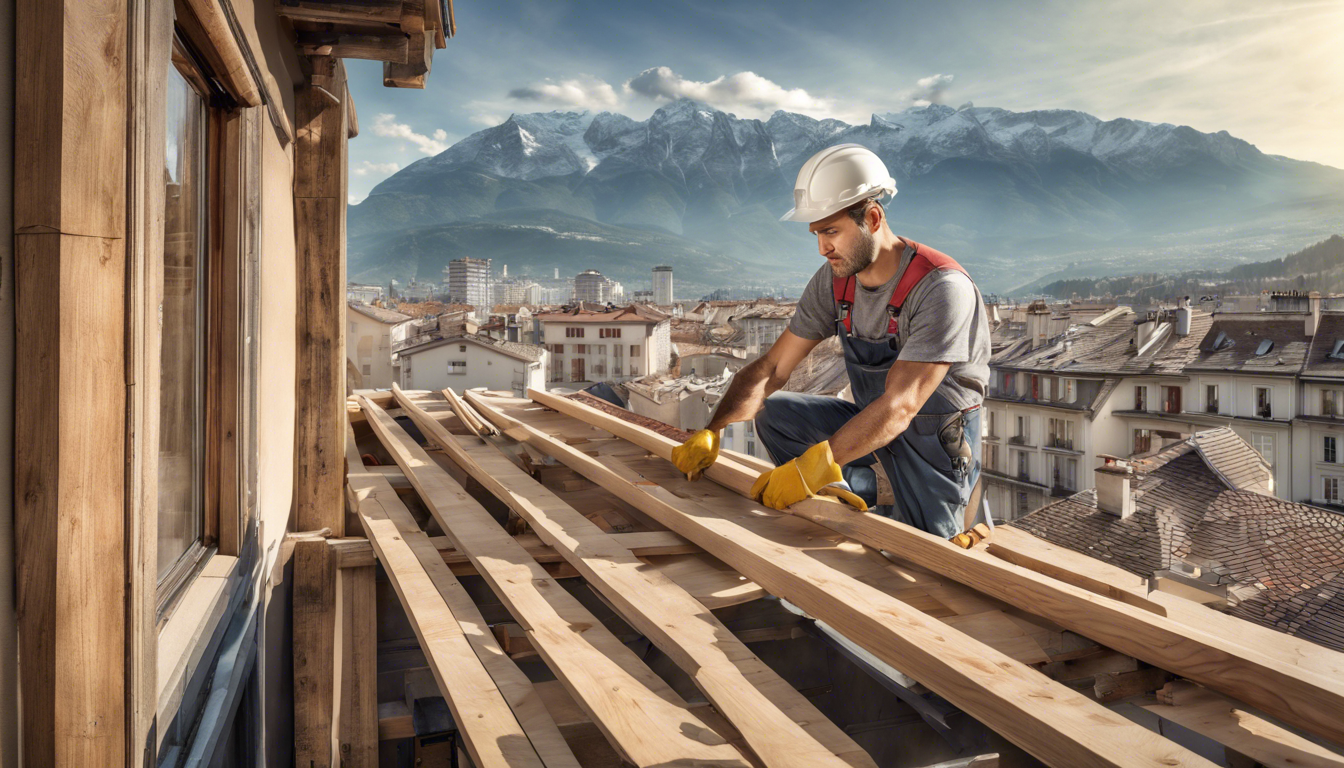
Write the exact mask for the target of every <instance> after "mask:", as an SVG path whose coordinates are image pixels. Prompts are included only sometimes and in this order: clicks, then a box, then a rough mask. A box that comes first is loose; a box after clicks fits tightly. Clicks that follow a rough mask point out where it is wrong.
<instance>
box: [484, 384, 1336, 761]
mask: <svg viewBox="0 0 1344 768" xmlns="http://www.w3.org/2000/svg"><path fill="white" fill-rule="evenodd" d="M529 394H530V395H532V396H533V397H534V399H536V400H538V401H539V402H544V403H545V404H546V405H548V406H553V407H556V409H557V410H562V411H566V412H569V413H583V414H584V417H583V418H584V420H585V421H587V420H588V418H589V417H590V416H591V418H592V420H593V421H594V422H595V423H596V424H597V425H598V426H601V427H602V428H604V429H609V430H610V431H612V432H615V431H616V429H618V428H619V429H622V431H624V432H626V433H632V434H637V435H638V436H639V439H638V440H637V441H636V442H638V443H639V445H640V446H641V447H644V448H647V449H648V450H650V451H652V452H653V453H655V454H657V455H658V456H660V457H662V458H664V459H667V458H670V456H671V449H672V447H674V446H675V445H676V444H675V442H674V441H672V440H669V439H668V438H665V437H663V436H662V435H659V434H656V433H654V432H651V431H648V430H644V429H642V428H638V427H635V428H634V429H633V430H630V429H626V427H632V426H633V425H629V424H625V423H624V422H622V423H621V424H622V425H623V426H618V425H615V424H610V422H613V421H618V420H617V419H615V418H614V417H612V416H610V415H608V414H605V413H602V412H601V411H597V410H595V409H591V408H587V406H584V405H582V404H580V403H576V402H574V401H572V400H565V399H564V398H558V397H556V396H554V395H549V394H547V393H544V392H536V391H535V390H529ZM468 396H469V397H472V396H474V393H468ZM580 409H581V410H580ZM705 476H706V477H709V478H711V479H713V480H715V481H716V482H718V483H720V484H722V485H724V486H725V487H728V488H731V489H732V490H735V491H737V492H738V493H741V494H746V493H747V492H748V491H749V489H750V487H751V483H752V482H754V481H755V478H756V475H755V473H752V472H749V471H747V470H744V469H742V468H741V467H739V466H735V465H732V464H731V463H724V462H716V463H715V465H714V466H713V467H711V468H710V469H709V470H708V471H706V473H705ZM789 512H790V513H792V514H795V515H797V516H799V517H802V518H804V519H807V520H810V521H812V522H814V523H817V524H818V525H821V526H823V527H825V528H828V529H830V530H832V531H835V532H837V533H840V534H843V535H845V536H848V537H850V538H852V539H854V540H855V541H861V542H863V543H864V544H867V545H869V546H872V547H876V548H880V549H884V550H888V551H891V552H899V553H900V554H901V557H903V558H906V559H908V560H910V561H911V562H914V563H916V564H917V565H920V566H923V567H925V568H929V569H931V570H933V571H935V572H937V573H939V574H942V575H945V576H947V577H949V578H952V579H955V580H956V581H959V582H961V583H963V584H966V585H967V586H970V587H972V588H974V589H977V590H979V591H980V592H983V593H985V594H987V595H990V596H992V597H995V598H998V599H1000V600H1003V601H1004V602H1006V603H1009V604H1011V605H1015V606H1017V607H1018V608H1021V609H1022V610H1025V611H1029V612H1031V613H1034V614H1036V615H1039V616H1043V617H1045V618H1047V619H1050V620H1051V621H1053V622H1056V623H1057V624H1059V625H1060V626H1062V627H1065V628H1067V629H1070V630H1072V631H1074V632H1077V633H1078V634H1081V635H1084V636H1086V637H1089V638H1091V639H1093V640H1095V641H1097V642H1099V643H1101V644H1102V645H1105V646H1108V647H1110V648H1114V649H1115V650H1117V651H1120V652H1121V653H1125V654H1128V655H1130V656H1133V657H1134V658H1137V659H1142V660H1143V661H1145V662H1147V663H1149V664H1152V665H1153V666H1156V667H1161V668H1162V669H1165V670H1167V671H1168V672H1172V673H1175V674H1179V675H1183V676H1185V677H1189V678H1190V679H1192V680H1195V681H1196V682H1199V683H1202V684H1205V685H1208V686H1209V687H1211V688H1214V689H1216V690H1219V691H1222V692H1224V693H1227V694H1228V695H1231V696H1233V697H1235V698H1237V699H1239V700H1241V701H1245V702H1246V703H1248V704H1251V705H1253V706H1256V707H1259V708H1261V709H1263V710H1264V711H1265V712H1268V713H1270V714H1272V715H1274V716H1276V717H1279V718H1282V719H1283V720H1285V721H1287V722H1289V723H1292V724H1293V725H1296V726H1298V727H1300V728H1304V729H1306V730H1308V731H1310V732H1312V733H1315V734H1317V735H1319V736H1322V737H1324V738H1327V739H1330V740H1331V741H1334V742H1336V743H1340V744H1344V718H1340V717H1337V716H1336V714H1335V713H1338V712H1344V679H1341V678H1338V677H1329V676H1327V675H1324V674H1322V673H1321V670H1319V669H1314V668H1308V667H1302V666H1297V665H1292V664H1287V663H1285V662H1283V661H1281V660H1280V659H1278V658H1275V657H1273V656H1271V655H1268V654H1265V653H1264V652H1263V651H1260V650H1259V649H1253V648H1248V647H1243V646H1240V645H1237V644H1236V642H1237V639H1236V636H1233V637H1224V636H1218V635H1214V634H1211V633H1208V632H1207V631H1205V630H1201V629H1200V628H1197V627H1190V626H1186V625H1183V624H1180V623H1177V622H1175V621H1172V620H1171V619H1168V618H1166V617H1164V616H1158V615H1156V614H1154V613H1152V612H1149V611H1145V610H1142V609H1140V608H1136V607H1134V606H1133V605H1130V604H1128V603H1124V602H1120V601H1116V600H1110V599H1106V598H1103V597H1100V596H1098V595H1095V594H1093V593H1091V592H1089V591H1087V590H1085V589H1082V588H1079V587H1076V586H1074V585H1072V584H1068V583H1066V582H1061V581H1058V580H1056V579H1052V578H1049V577H1045V576H1042V575H1041V574H1038V573H1036V572H1034V571H1031V570H1028V569H1026V568H1023V567H1021V566H1018V565H1015V564H1013V563H1009V562H1007V561H1004V560H1001V559H999V558H996V557H994V556H993V555H991V554H989V553H988V552H986V551H984V550H983V549H979V548H977V549H969V550H968V549H962V548H961V547H958V546H957V545H955V544H952V543H951V542H948V541H945V540H944V539H942V538H940V537H938V536H933V535H930V534H928V533H925V532H924V531H921V530H918V529H916V528H913V527H911V526H908V525H904V524H902V523H899V522H897V521H895V520H892V519H890V518H886V517H881V516H879V515H875V514H871V513H861V512H857V511H855V510H854V509H853V508H851V507H849V506H847V505H845V504H841V503H839V502H830V501H827V500H822V499H809V500H805V501H803V502H800V503H798V504H795V505H794V506H793V507H791V508H790V509H789Z"/></svg>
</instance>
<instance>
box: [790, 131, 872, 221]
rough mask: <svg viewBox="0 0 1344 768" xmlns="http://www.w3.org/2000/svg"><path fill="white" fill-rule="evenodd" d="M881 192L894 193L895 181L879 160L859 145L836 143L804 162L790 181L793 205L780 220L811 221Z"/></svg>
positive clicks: (818, 219)
mask: <svg viewBox="0 0 1344 768" xmlns="http://www.w3.org/2000/svg"><path fill="white" fill-rule="evenodd" d="M881 194H887V195H894V194H896V180H895V179H893V178H892V177H891V174H890V173H888V172H887V166H886V165H885V164H883V162H882V159H881V158H879V157H878V156H877V155H875V154H873V152H872V150H870V149H868V148H867V147H865V146H863V145H862V144H837V145H835V146H834V147H827V148H826V149H823V150H821V151H820V152H818V153H817V154H815V155H813V156H812V157H810V158H808V161H807V162H806V163H803V167H802V168H801V169H799V171H798V181H796V182H794V184H793V208H792V209H791V210H790V211H789V212H788V213H786V214H784V215H783V216H781V217H780V219H779V220H780V221H801V222H805V223H808V224H810V223H812V222H814V221H820V220H821V219H824V218H826V217H827V216H830V215H831V214H833V213H835V212H836V211H841V210H844V209H845V208H848V207H849V206H851V205H853V204H855V203H857V202H859V201H860V200H863V199H865V198H869V197H877V196H878V195H881Z"/></svg>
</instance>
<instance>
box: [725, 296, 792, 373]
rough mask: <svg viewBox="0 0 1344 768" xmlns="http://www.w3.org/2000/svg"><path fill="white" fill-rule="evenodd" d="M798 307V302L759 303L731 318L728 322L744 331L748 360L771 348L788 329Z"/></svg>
mask: <svg viewBox="0 0 1344 768" xmlns="http://www.w3.org/2000/svg"><path fill="white" fill-rule="evenodd" d="M797 309H798V305H797V304H757V305H756V306H754V307H749V308H747V309H744V310H742V311H741V312H738V313H737V314H735V315H733V316H732V317H730V318H729V320H728V323H729V324H730V325H732V326H733V327H734V328H737V329H739V330H741V331H742V333H743V344H744V346H745V347H746V348H747V359H748V360H755V359H756V358H758V357H760V356H761V355H763V354H765V352H766V350H768V349H770V346H771V345H772V344H774V343H775V340H776V339H778V338H779V337H780V335H781V334H782V333H784V331H786V330H787V329H788V327H789V322H790V321H792V320H793V313H794V312H795V311H796V310H797Z"/></svg>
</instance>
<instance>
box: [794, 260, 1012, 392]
mask: <svg viewBox="0 0 1344 768" xmlns="http://www.w3.org/2000/svg"><path fill="white" fill-rule="evenodd" d="M914 255H915V252H914V249H913V248H910V247H909V246H907V247H906V249H905V253H903V254H902V255H901V263H900V266H899V267H897V269H896V274H895V275H893V276H892V278H891V279H890V280H888V281H887V282H885V283H883V284H882V285H880V286H878V287H877V288H868V287H865V286H864V285H863V284H862V283H857V284H856V285H855V288H854V307H853V309H851V310H850V327H851V328H853V333H854V335H855V336H857V337H858V338H861V339H867V340H878V339H881V338H882V337H883V336H886V334H887V319H888V315H887V302H888V301H890V300H891V293H892V291H894V290H895V289H896V283H897V282H899V281H900V279H901V275H902V274H904V272H905V268H906V266H908V265H909V264H910V260H911V259H912V258H913V257H914ZM833 281H834V272H832V271H831V266H830V264H823V265H822V267H821V269H819V270H817V273H816V274H815V275H813V276H812V279H811V280H810V281H808V283H807V288H805V289H804V290H803V295H802V298H800V299H799V300H798V310H797V311H796V312H795V313H794V315H793V320H792V321H790V323H789V330H790V331H792V332H793V333H794V334H796V335H798V336H801V337H803V338H804V339H825V338H828V337H830V336H833V335H835V318H836V306H835V289H834V287H833ZM896 335H897V340H898V343H899V344H900V346H901V352H900V356H899V358H898V359H900V360H913V361H916V362H923V363H951V364H952V367H951V369H949V370H948V372H947V377H946V378H944V379H943V382H942V384H940V385H938V392H939V394H941V395H943V397H945V398H947V400H948V401H949V402H951V403H952V404H953V405H954V406H955V407H957V408H970V407H971V406H973V405H979V404H980V403H982V402H983V401H984V398H985V389H986V387H987V385H988V384H989V355H990V349H989V317H988V314H987V313H986V312H985V302H984V299H983V298H981V296H980V290H979V289H978V288H976V286H975V283H973V282H971V279H970V278H968V277H966V276H965V275H963V274H962V273H960V272H957V271H955V270H935V271H934V272H932V273H930V274H929V276H928V277H926V278H924V279H923V280H921V281H920V283H919V285H916V286H915V288H914V290H912V291H911V292H910V295H909V296H907V297H906V299H905V304H904V305H903V306H902V307H901V314H900V317H899V320H898V322H897V334H896Z"/></svg>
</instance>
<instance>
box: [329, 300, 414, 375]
mask: <svg viewBox="0 0 1344 768" xmlns="http://www.w3.org/2000/svg"><path fill="white" fill-rule="evenodd" d="M345 319H346V329H345V356H346V358H347V359H348V360H349V361H350V365H351V366H353V369H354V372H355V373H358V374H359V381H358V382H350V388H351V389H390V388H391V387H392V382H394V381H396V380H397V379H396V375H395V372H394V371H393V364H392V346H393V344H395V343H396V342H397V341H398V338H397V332H398V331H399V330H400V329H402V328H405V327H408V326H409V324H410V322H411V317H410V316H409V315H403V314H401V313H400V312H394V311H392V310H390V309H383V308H381V307H371V306H369V305H367V304H356V303H350V304H347V305H346V312H345Z"/></svg>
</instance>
